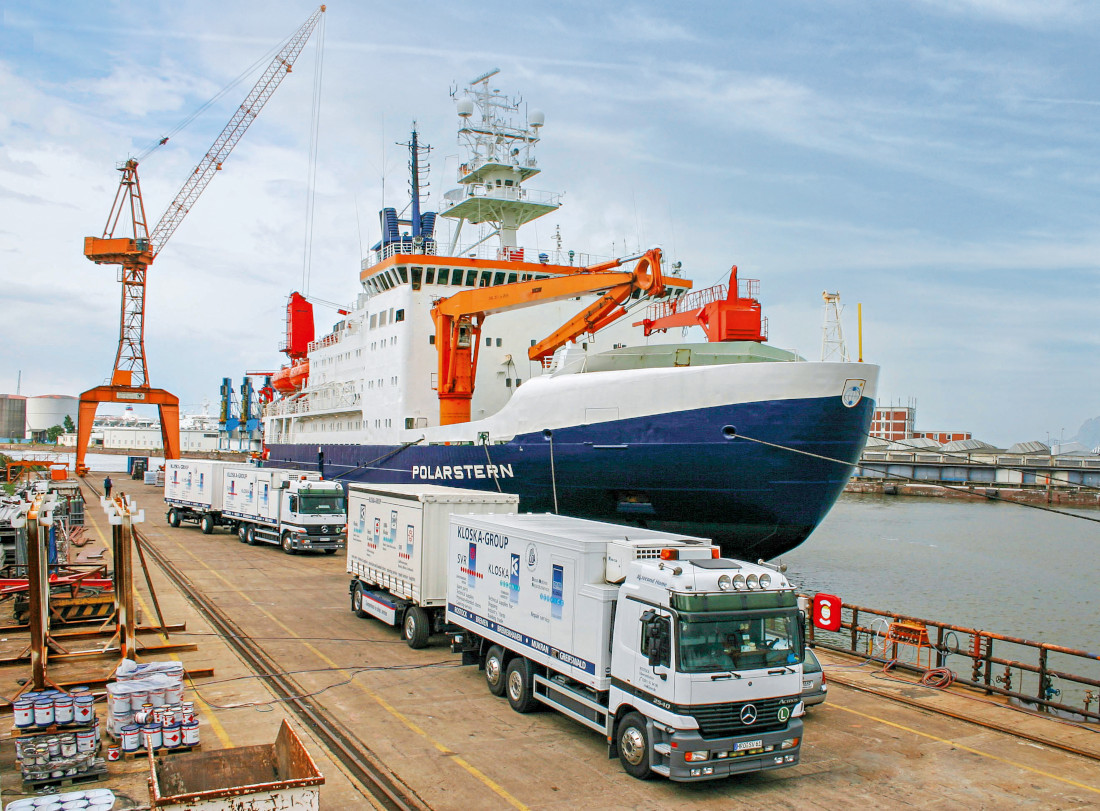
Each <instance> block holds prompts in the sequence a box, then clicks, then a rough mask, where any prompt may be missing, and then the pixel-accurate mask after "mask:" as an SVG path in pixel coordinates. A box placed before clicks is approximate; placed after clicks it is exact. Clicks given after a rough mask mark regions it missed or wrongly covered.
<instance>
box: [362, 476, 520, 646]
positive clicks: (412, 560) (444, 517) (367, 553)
mask: <svg viewBox="0 0 1100 811" xmlns="http://www.w3.org/2000/svg"><path fill="white" fill-rule="evenodd" d="M518 504H519V496H517V495H515V494H514V493H492V492H487V491H485V490H463V489H461V488H457V487H440V486H435V485H420V484H416V485H413V484H378V485H375V484H360V483H353V484H351V485H349V487H348V574H350V575H351V583H350V584H349V586H348V589H349V591H350V593H351V610H352V611H353V612H355V614H356V615H357V616H359V617H375V618H377V619H380V620H382V621H383V622H385V623H388V624H389V625H400V626H401V632H402V636H404V638H405V641H406V642H407V643H408V644H409V646H410V647H412V648H422V647H424V646H425V645H427V644H428V638H429V637H430V636H431V634H432V633H433V632H438V631H440V630H442V628H443V622H444V619H443V614H444V609H445V607H446V604H447V530H448V527H449V524H450V517H451V515H452V514H463V515H470V514H485V513H511V514H514V513H515V512H516V510H517V505H518Z"/></svg>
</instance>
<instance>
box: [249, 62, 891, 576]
mask: <svg viewBox="0 0 1100 811" xmlns="http://www.w3.org/2000/svg"><path fill="white" fill-rule="evenodd" d="M495 75H496V71H492V72H490V73H487V74H485V75H483V76H481V77H478V78H477V79H475V80H474V81H473V82H471V83H470V84H469V86H467V87H466V88H465V89H464V90H463V91H452V96H453V97H454V100H455V103H456V112H457V114H458V117H459V124H460V126H459V142H460V144H461V145H462V146H463V147H464V153H465V154H464V158H463V159H462V162H461V163H460V164H459V166H458V184H457V187H456V188H455V189H453V190H450V191H447V192H446V193H445V194H444V195H443V196H442V199H441V201H440V205H439V206H438V208H439V210H438V211H428V210H426V209H427V208H428V206H427V205H426V201H427V200H430V197H429V196H428V195H427V193H426V189H427V179H428V157H429V151H428V150H429V149H430V148H429V147H426V146H425V145H424V144H422V143H421V142H420V140H419V134H418V133H417V132H416V130H415V127H414V130H413V133H412V137H411V138H410V141H409V142H408V144H407V147H408V149H409V156H410V161H409V166H410V179H411V183H410V186H411V195H410V198H411V199H410V201H409V204H408V205H407V206H406V208H405V209H404V210H403V211H401V212H398V211H397V209H396V208H389V207H383V209H382V210H381V212H380V225H381V233H382V238H381V239H380V240H379V241H378V243H377V244H375V245H374V246H373V248H372V249H371V250H370V252H369V256H367V258H365V259H364V260H363V261H362V264H361V268H360V274H359V282H360V285H361V290H360V292H359V293H358V295H357V298H356V300H355V302H354V304H351V305H349V306H348V307H346V309H342V310H340V312H339V320H338V321H336V323H335V324H334V325H333V327H332V329H331V331H329V332H328V333H327V334H324V335H321V336H317V335H316V334H315V332H314V323H313V311H312V305H311V303H310V302H309V301H308V300H307V299H306V297H304V296H302V295H300V294H298V293H294V294H292V295H291V296H290V299H289V301H288V304H287V335H286V344H285V346H284V347H283V350H282V351H283V352H285V353H286V355H287V357H288V361H289V362H288V363H287V364H286V365H285V366H284V367H283V368H281V369H279V370H278V371H277V372H276V373H275V374H274V375H273V377H272V380H271V382H270V386H269V387H267V389H266V392H267V399H268V400H269V402H267V404H266V405H265V409H264V417H263V422H264V436H265V449H264V458H265V464H267V465H271V466H278V467H289V468H293V469H304V470H313V471H316V470H320V471H321V472H322V473H323V474H324V475H325V476H326V477H328V478H332V479H338V480H345V481H364V482H374V483H416V482H423V483H430V484H443V485H452V486H457V487H473V488H481V489H487V490H499V491H502V492H512V493H516V494H518V495H519V497H520V510H521V511H523V512H554V513H561V514H566V515H573V516H578V517H584V518H591V519H596V520H605V521H618V522H621V523H631V524H640V525H644V526H647V527H650V528H653V529H659V530H665V531H674V532H682V533H688V534H693V535H702V536H705V537H708V538H713V539H714V540H715V541H716V542H717V543H719V544H720V545H721V546H722V548H723V550H724V552H725V553H727V554H730V555H733V556H736V557H739V558H748V559H752V560H756V559H757V558H764V559H771V558H774V557H776V556H778V555H781V554H782V553H784V552H786V551H787V550H789V549H791V548H793V547H795V546H797V545H798V544H799V543H801V542H802V541H803V540H804V539H805V538H806V537H807V536H808V535H809V534H810V532H812V531H813V529H814V527H815V526H817V524H818V523H819V522H820V521H821V519H822V518H823V517H824V516H825V514H826V513H827V512H828V510H829V508H830V507H831V506H832V505H833V503H834V501H835V500H836V498H837V497H838V495H839V494H840V492H841V490H842V489H843V487H844V484H845V482H846V481H847V480H848V477H849V475H850V474H851V472H852V469H853V467H854V465H855V464H856V462H857V461H858V459H859V455H860V452H861V450H862V448H863V446H864V441H865V439H866V436H867V430H868V427H869V425H870V421H871V415H872V411H873V408H874V397H875V389H876V384H877V377H878V367H877V366H874V365H872V364H867V363H839V362H837V363H832V362H829V363H825V362H821V363H819V362H807V361H805V360H804V359H803V358H801V357H799V356H798V355H796V354H794V353H792V352H788V351H786V350H783V349H779V348H777V347H774V346H771V345H769V344H768V343H767V342H766V338H767V320H766V319H765V318H763V316H762V315H761V307H760V302H759V300H758V298H757V286H756V285H757V283H756V282H754V281H751V280H744V279H738V276H737V269H736V267H735V268H733V269H732V271H731V272H730V275H729V281H728V283H726V284H722V285H717V286H715V287H711V288H706V289H703V290H694V289H692V288H693V285H692V282H691V281H689V280H688V279H687V278H686V277H684V276H683V275H682V271H681V267H680V263H678V262H676V263H670V262H669V261H667V260H666V258H665V257H664V256H663V255H662V253H661V251H660V249H657V248H654V249H650V250H647V251H640V252H638V253H637V254H635V255H633V256H625V257H615V258H607V259H604V258H600V257H595V256H592V255H589V254H585V253H581V252H575V251H573V250H563V240H562V238H561V236H560V232H558V231H555V233H554V236H553V238H552V239H551V242H550V244H549V245H545V246H536V247H535V248H533V249H532V248H531V247H530V246H528V245H521V244H520V241H519V238H518V232H519V229H520V228H522V227H523V226H524V225H526V224H528V223H530V222H532V221H533V220H536V219H538V218H540V217H544V216H546V215H548V214H551V213H553V212H555V211H557V210H558V208H559V207H560V205H561V196H560V194H557V193H551V192H545V191H538V190H536V189H533V188H530V187H529V186H528V182H529V181H530V180H531V179H532V178H534V177H536V176H537V175H538V174H539V172H540V169H539V166H538V162H537V160H536V158H535V154H534V150H535V146H536V145H537V144H538V142H539V140H540V138H541V134H542V128H543V127H544V125H545V119H544V116H543V115H542V113H540V112H538V111H535V110H530V109H528V108H527V107H526V106H525V105H524V104H523V102H522V101H521V100H519V99H515V98H511V97H508V96H505V95H504V94H502V93H501V92H500V91H499V90H497V89H495V87H494V86H493V85H492V84H490V81H491V80H493V79H494V77H495ZM695 335H698V336H700V337H699V338H698V339H696V338H695V337H694V336H695ZM689 337H690V338H692V340H689Z"/></svg>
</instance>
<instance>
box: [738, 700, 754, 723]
mask: <svg viewBox="0 0 1100 811" xmlns="http://www.w3.org/2000/svg"><path fill="white" fill-rule="evenodd" d="M741 723H742V724H744V725H745V726H752V725H753V724H755V723H756V705H755V704H746V705H745V706H744V707H742V708H741Z"/></svg>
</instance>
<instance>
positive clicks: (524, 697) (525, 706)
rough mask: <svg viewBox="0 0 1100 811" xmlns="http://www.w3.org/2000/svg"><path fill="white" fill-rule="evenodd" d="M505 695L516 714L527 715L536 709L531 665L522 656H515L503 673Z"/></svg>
mask: <svg viewBox="0 0 1100 811" xmlns="http://www.w3.org/2000/svg"><path fill="white" fill-rule="evenodd" d="M504 684H505V687H506V690H505V693H506V695H507V696H508V703H509V704H511V705H512V709H513V710H515V711H516V712H521V713H528V712H534V711H535V710H536V709H538V706H539V703H538V701H536V700H535V695H534V689H533V688H534V686H535V680H534V677H533V674H532V672H531V663H530V662H528V661H527V660H526V659H524V658H523V657H522V656H517V657H516V658H515V659H513V660H512V661H510V662H509V663H508V668H507V669H506V670H505V671H504Z"/></svg>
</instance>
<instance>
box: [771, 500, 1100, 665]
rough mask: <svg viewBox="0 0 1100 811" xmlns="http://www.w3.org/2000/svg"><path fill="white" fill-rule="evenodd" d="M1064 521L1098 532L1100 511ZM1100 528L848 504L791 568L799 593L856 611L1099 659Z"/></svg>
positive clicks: (983, 511)
mask: <svg viewBox="0 0 1100 811" xmlns="http://www.w3.org/2000/svg"><path fill="white" fill-rule="evenodd" d="M1059 509H1061V508H1059ZM1063 511H1064V512H1073V513H1075V514H1078V515H1081V516H1086V517H1089V518H1093V519H1097V521H1100V510H1095V509H1092V510H1090V509H1077V510H1063ZM1097 521H1084V520H1081V519H1080V518H1072V517H1067V516H1065V515H1057V514H1054V513H1050V512H1045V511H1042V510H1036V509H1032V508H1030V507H1026V506H1022V505H1018V504H1008V503H996V502H991V501H981V502H978V501H963V500H955V499H938V498H937V499H918V498H900V497H896V496H871V495H845V496H842V497H841V499H840V500H839V501H838V502H837V504H836V506H834V507H833V509H832V511H831V512H830V513H829V515H828V516H827V517H826V519H825V520H824V521H823V522H822V524H821V525H820V526H819V527H818V528H817V530H815V531H814V533H813V535H811V536H810V538H809V539H808V540H807V541H806V542H805V543H804V544H802V546H800V547H798V548H797V549H795V550H794V551H792V552H791V553H789V554H788V555H786V556H785V557H784V558H783V561H782V562H783V563H786V564H787V566H788V567H789V568H788V573H787V574H788V576H789V577H791V579H792V580H793V581H794V582H795V583H797V584H798V585H800V586H801V587H803V588H805V589H806V590H808V591H825V592H829V593H831V594H836V595H837V596H838V597H840V598H841V599H842V600H844V601H845V602H848V603H854V604H856V605H862V606H866V607H868V608H877V609H882V610H886V611H895V612H899V613H903V614H908V615H910V616H916V617H923V618H925V619H929V620H938V621H941V622H947V623H950V624H953V625H961V626H964V627H970V628H977V629H980V630H985V631H992V632H996V633H1002V634H1007V635H1011V636H1018V637H1024V638H1026V639H1031V640H1035V641H1042V642H1049V643H1053V644H1057V645H1064V646H1066V647H1071V648H1079V649H1084V650H1088V651H1090V652H1093V653H1100V623H1098V622H1097V621H1096V615H1097V611H1098V610H1100V573H1098V572H1097V570H1096V567H1095V563H1094V561H1095V556H1096V552H1097V549H1098V545H1100V523H1097Z"/></svg>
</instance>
